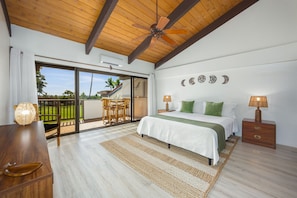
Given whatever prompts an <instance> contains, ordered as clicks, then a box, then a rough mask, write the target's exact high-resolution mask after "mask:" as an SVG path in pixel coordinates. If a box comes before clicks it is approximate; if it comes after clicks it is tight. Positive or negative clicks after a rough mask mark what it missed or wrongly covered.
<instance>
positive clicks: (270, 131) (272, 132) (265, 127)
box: [242, 118, 276, 149]
mask: <svg viewBox="0 0 297 198" xmlns="http://www.w3.org/2000/svg"><path fill="white" fill-rule="evenodd" d="M242 141H243V142H248V143H251V144H257V145H260V146H265V147H270V148H273V149H275V148H276V124H275V122H274V121H268V120H262V122H255V120H254V119H247V118H244V119H243V120H242Z"/></svg>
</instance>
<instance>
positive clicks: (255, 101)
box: [249, 96, 268, 122]
mask: <svg viewBox="0 0 297 198" xmlns="http://www.w3.org/2000/svg"><path fill="white" fill-rule="evenodd" d="M249 106H250V107H257V109H256V111H255V121H256V122H261V121H262V118H261V110H260V107H268V103H267V97H266V96H251V98H250V102H249Z"/></svg>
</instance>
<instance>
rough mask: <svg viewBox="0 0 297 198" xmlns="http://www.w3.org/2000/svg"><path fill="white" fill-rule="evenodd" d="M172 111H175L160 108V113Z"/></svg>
mask: <svg viewBox="0 0 297 198" xmlns="http://www.w3.org/2000/svg"><path fill="white" fill-rule="evenodd" d="M172 111H174V110H169V111H166V109H158V113H164V112H172Z"/></svg>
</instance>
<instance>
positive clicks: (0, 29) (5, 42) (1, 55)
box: [0, 4, 10, 125]
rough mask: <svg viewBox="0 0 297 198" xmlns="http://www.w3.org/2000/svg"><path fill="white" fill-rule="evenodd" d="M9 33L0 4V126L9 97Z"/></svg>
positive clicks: (5, 119)
mask: <svg viewBox="0 0 297 198" xmlns="http://www.w3.org/2000/svg"><path fill="white" fill-rule="evenodd" d="M9 40H10V37H9V33H8V29H7V25H6V21H5V17H4V14H3V10H2V6H1V4H0V70H1V72H0V95H1V99H0V112H1V114H0V125H3V124H6V123H7V122H8V118H7V116H5V115H6V114H5V113H3V112H7V111H8V110H7V106H8V104H9V102H8V95H9ZM6 96H7V97H6Z"/></svg>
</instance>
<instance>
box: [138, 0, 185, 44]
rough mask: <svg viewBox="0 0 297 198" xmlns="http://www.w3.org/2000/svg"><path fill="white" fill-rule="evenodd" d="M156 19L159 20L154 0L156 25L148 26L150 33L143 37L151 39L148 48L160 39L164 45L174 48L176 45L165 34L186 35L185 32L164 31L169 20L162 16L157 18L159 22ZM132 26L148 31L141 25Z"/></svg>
mask: <svg viewBox="0 0 297 198" xmlns="http://www.w3.org/2000/svg"><path fill="white" fill-rule="evenodd" d="M158 18H159V15H158V0H156V23H154V24H152V25H151V26H150V33H149V34H148V35H144V36H148V37H149V38H150V39H151V42H150V46H152V45H154V43H155V42H156V40H159V39H162V40H163V41H165V43H167V44H169V45H171V46H176V45H177V44H176V42H175V41H174V40H172V39H171V38H170V37H168V36H167V34H186V33H187V30H183V29H165V27H166V25H167V24H168V22H169V21H170V19H168V18H167V17H163V16H161V17H160V18H159V20H158ZM133 26H134V27H137V28H140V29H145V30H148V28H147V27H145V26H143V25H139V24H133ZM141 37H142V36H141ZM141 37H140V38H141Z"/></svg>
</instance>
